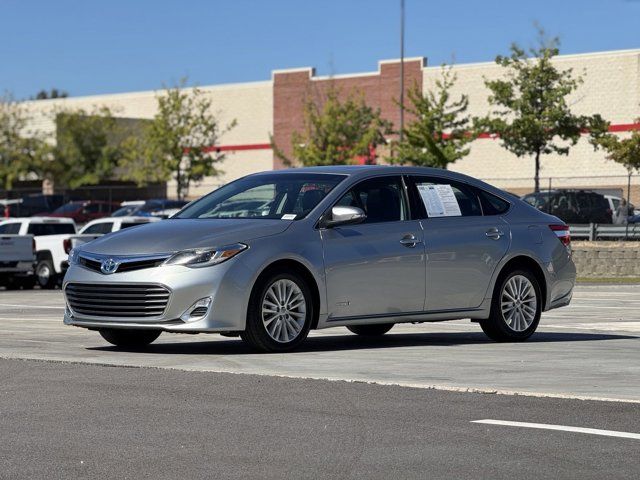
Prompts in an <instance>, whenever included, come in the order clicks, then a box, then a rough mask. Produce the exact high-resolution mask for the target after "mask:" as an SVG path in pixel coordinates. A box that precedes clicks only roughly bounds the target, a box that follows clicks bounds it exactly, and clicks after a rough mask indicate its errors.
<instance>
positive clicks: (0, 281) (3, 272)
mask: <svg viewBox="0 0 640 480" xmlns="http://www.w3.org/2000/svg"><path fill="white" fill-rule="evenodd" d="M11 231H12V229H11V228H4V226H3V225H0V286H1V287H6V288H7V289H14V288H20V287H22V288H33V285H34V284H35V276H34V274H33V273H34V267H35V262H36V251H35V241H34V239H33V235H15V234H12V233H10V232H11Z"/></svg>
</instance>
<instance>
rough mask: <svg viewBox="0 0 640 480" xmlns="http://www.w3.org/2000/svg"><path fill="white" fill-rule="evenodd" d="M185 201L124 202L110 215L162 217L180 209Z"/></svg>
mask: <svg viewBox="0 0 640 480" xmlns="http://www.w3.org/2000/svg"><path fill="white" fill-rule="evenodd" d="M187 203H189V202H187V201H185V200H166V199H154V200H146V201H144V202H126V205H125V204H124V203H123V205H122V207H121V208H119V209H118V210H116V211H115V212H113V215H111V216H112V217H124V216H138V217H164V218H167V217H168V216H169V215H170V214H172V213H174V212H175V211H177V209H178V210H179V209H181V208H182V207H184V206H185V205H186V204H187Z"/></svg>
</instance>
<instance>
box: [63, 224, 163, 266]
mask: <svg viewBox="0 0 640 480" xmlns="http://www.w3.org/2000/svg"><path fill="white" fill-rule="evenodd" d="M160 220H161V218H160V217H105V218H99V219H97V220H93V221H91V222H89V223H87V224H86V225H85V226H84V227H82V229H81V230H80V232H79V233H78V234H77V235H71V236H70V237H69V238H68V239H67V240H65V241H64V249H65V252H66V253H67V254H68V253H69V252H70V251H71V250H72V249H73V248H76V247H79V246H80V245H84V244H85V243H88V242H90V241H91V240H95V239H96V238H98V237H101V236H103V235H106V234H107V233H113V232H118V231H120V230H123V229H125V228H131V227H136V226H138V225H144V224H145V223H152V222H159V221H160ZM63 268H64V269H65V270H66V268H67V264H66V263H64V264H63Z"/></svg>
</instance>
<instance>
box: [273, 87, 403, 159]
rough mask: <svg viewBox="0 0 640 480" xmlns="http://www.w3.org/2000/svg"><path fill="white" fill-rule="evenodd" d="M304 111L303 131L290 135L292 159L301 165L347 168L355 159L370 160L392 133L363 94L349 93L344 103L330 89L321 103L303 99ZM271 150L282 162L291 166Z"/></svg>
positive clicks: (280, 154) (275, 150)
mask: <svg viewBox="0 0 640 480" xmlns="http://www.w3.org/2000/svg"><path fill="white" fill-rule="evenodd" d="M303 109H304V112H303V113H304V120H303V125H302V131H301V132H298V131H296V132H294V133H293V135H292V136H291V145H292V150H293V157H294V158H295V160H296V161H298V162H300V163H302V165H304V166H314V165H348V164H351V163H354V162H355V160H356V158H357V157H368V158H371V156H372V155H373V156H375V153H374V152H375V148H376V146H378V145H380V144H384V143H386V140H385V135H386V134H389V133H391V123H390V122H389V121H387V120H384V119H382V118H381V116H380V110H374V109H373V108H371V107H369V106H368V105H367V104H366V103H365V101H364V97H363V96H362V95H358V94H355V93H351V94H349V95H348V96H347V97H346V99H345V100H344V101H343V100H341V99H340V92H339V91H338V90H337V89H336V88H335V87H333V86H331V87H330V88H329V89H328V91H327V94H326V98H325V99H324V101H323V102H316V101H314V100H313V99H312V98H307V99H305V101H304V105H303ZM272 143H273V142H272ZM273 147H274V152H275V153H276V155H278V156H279V157H280V158H282V159H283V160H284V161H285V163H287V164H292V163H294V162H293V161H292V160H291V159H289V158H288V157H286V155H285V154H284V153H283V152H282V151H281V150H280V149H278V147H277V146H276V145H273Z"/></svg>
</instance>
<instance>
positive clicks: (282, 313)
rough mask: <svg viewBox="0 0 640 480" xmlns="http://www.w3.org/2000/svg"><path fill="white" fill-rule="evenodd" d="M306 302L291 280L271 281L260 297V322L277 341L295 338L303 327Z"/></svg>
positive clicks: (283, 341) (286, 341)
mask: <svg viewBox="0 0 640 480" xmlns="http://www.w3.org/2000/svg"><path fill="white" fill-rule="evenodd" d="M306 316H307V303H306V301H305V298H304V294H303V293H302V290H301V289H300V287H299V286H298V285H297V284H296V283H295V282H294V281H292V280H289V279H286V278H284V279H280V280H276V281H275V282H273V283H272V284H271V285H270V286H269V288H268V289H267V291H266V293H265V294H264V297H263V299H262V323H263V325H264V328H265V330H266V331H267V333H268V334H269V336H270V337H271V338H272V339H273V340H275V341H276V342H279V343H289V342H291V341H293V340H294V339H296V338H297V337H298V335H299V334H300V332H302V330H303V328H304V322H305V319H306Z"/></svg>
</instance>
